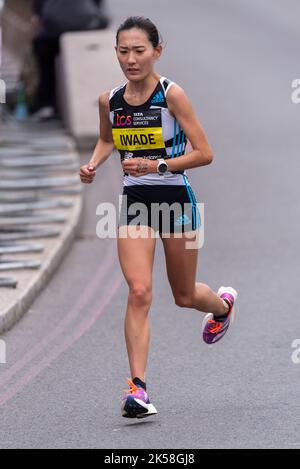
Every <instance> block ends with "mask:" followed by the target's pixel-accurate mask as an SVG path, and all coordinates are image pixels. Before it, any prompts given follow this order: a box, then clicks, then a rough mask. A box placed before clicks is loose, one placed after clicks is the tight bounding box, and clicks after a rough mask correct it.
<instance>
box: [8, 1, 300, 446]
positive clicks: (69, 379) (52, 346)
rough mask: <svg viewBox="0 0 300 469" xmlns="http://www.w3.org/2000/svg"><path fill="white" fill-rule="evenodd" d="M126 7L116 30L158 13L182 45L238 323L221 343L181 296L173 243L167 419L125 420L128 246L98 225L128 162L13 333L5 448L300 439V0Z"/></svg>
mask: <svg viewBox="0 0 300 469" xmlns="http://www.w3.org/2000/svg"><path fill="white" fill-rule="evenodd" d="M110 4H111V11H112V13H113V15H114V23H115V26H117V25H118V24H119V23H120V22H121V20H122V19H123V18H124V17H125V16H127V15H129V14H144V15H149V16H150V17H151V18H152V19H153V20H154V21H156V22H157V24H158V25H159V27H160V29H161V31H162V33H163V37H164V41H165V43H166V47H165V50H164V57H163V58H162V59H161V62H160V64H159V67H158V71H159V72H160V73H161V74H163V75H166V76H168V77H169V78H172V79H173V80H175V81H177V82H178V83H179V84H180V85H181V86H183V88H184V89H185V90H186V92H187V93H188V95H189V96H190V98H191V99H192V101H193V103H194V107H195V109H196V111H197V114H198V116H199V118H200V120H201V122H202V124H203V126H204V128H205V130H206V132H207V134H208V137H209V141H210V143H211V145H212V147H213V149H214V156H215V158H214V161H213V164H212V165H210V166H207V167H204V168H198V169H194V170H192V171H191V170H190V171H189V176H190V181H191V184H192V186H193V188H194V191H195V193H196V196H197V199H198V202H204V204H205V243H204V247H203V248H202V249H201V250H200V253H199V264H198V280H199V281H202V282H205V283H207V284H208V285H210V286H211V287H212V288H213V289H214V290H215V291H216V290H217V289H218V287H219V286H220V285H232V286H234V287H235V288H236V289H237V290H238V291H239V295H240V296H239V301H238V306H237V321H236V323H235V326H234V328H233V329H232V331H231V332H230V333H229V334H228V335H227V336H226V337H225V338H224V339H223V340H222V341H221V342H219V343H218V344H216V345H215V346H212V347H208V346H206V345H205V344H204V343H203V342H202V340H201V333H200V328H201V320H202V315H201V313H199V312H196V311H193V310H189V309H181V308H178V307H177V306H176V305H175V304H174V301H173V299H172V295H171V290H170V287H169V285H168V283H167V278H166V270H165V264H164V257H163V251H162V246H161V243H160V241H158V243H157V250H156V257H155V269H154V301H153V305H152V309H151V322H152V344H151V353H150V360H149V366H148V374H147V383H148V389H149V394H150V397H151V399H152V401H153V403H154V404H155V406H156V407H157V409H158V412H159V413H158V415H157V416H156V417H155V418H152V419H148V420H145V421H141V422H139V421H138V422H135V421H133V422H132V421H127V420H125V419H123V418H122V417H121V416H120V410H119V403H120V399H121V396H122V390H123V389H124V388H126V380H125V379H126V377H127V376H129V372H128V364H127V357H126V353H125V342H124V338H123V318H124V311H125V306H126V300H127V286H126V284H125V282H124V280H123V278H122V274H121V271H120V268H119V266H118V259H117V253H116V240H115V239H110V240H100V239H98V238H97V236H96V232H95V227H96V223H97V215H96V207H97V205H98V204H99V203H100V202H103V201H111V202H114V203H116V202H117V200H118V194H119V192H120V190H121V169H120V165H119V162H118V157H117V156H116V155H112V156H111V158H109V160H108V161H107V162H106V163H105V165H104V166H103V167H102V168H101V170H100V171H99V173H98V175H97V179H96V181H95V183H94V184H93V185H92V186H87V187H86V188H85V214H84V218H83V223H82V226H81V230H80V232H79V233H78V237H77V239H76V242H75V244H74V247H73V249H72V251H71V252H70V254H69V255H68V257H66V259H65V261H64V262H63V264H62V265H61V267H60V269H59V270H58V272H57V273H56V274H55V276H54V277H53V279H52V281H51V282H50V283H49V285H48V287H47V288H46V289H45V290H44V292H43V293H42V294H41V295H40V297H39V298H38V299H37V300H36V301H35V302H34V304H33V305H32V307H31V308H30V310H29V311H28V313H27V315H26V316H25V317H24V318H23V319H22V320H21V321H20V322H19V323H18V324H17V325H16V326H15V327H14V328H13V330H11V331H10V332H8V333H7V334H5V335H4V336H3V337H2V339H5V340H6V343H7V364H6V365H0V416H1V418H0V447H1V448H96V447H98V448H149V449H151V448H262V447H266V448H279V447H280V448H297V447H300V437H299V416H300V415H299V378H300V364H298V365H297V364H295V363H293V361H292V359H291V356H292V353H293V348H292V346H291V344H292V342H293V341H294V340H295V339H299V338H300V316H299V314H298V310H299V303H298V301H299V300H298V292H299V285H298V281H299V261H298V242H299V237H300V223H299V221H298V220H299V217H300V204H299V184H298V178H299V176H298V175H299V170H300V160H299V150H298V149H299V122H300V105H295V104H292V102H291V92H292V89H291V82H292V80H294V79H296V78H299V75H300V70H299V46H298V44H299V16H300V5H299V2H298V1H297V0H287V1H285V2H284V1H283V0H281V1H279V0H265V1H264V2H261V1H258V0H251V1H250V0H248V1H245V0H242V1H241V0H227V1H226V2H224V1H222V0H205V1H204V0H202V1H199V0H189V1H188V2H185V3H183V2H180V1H179V0H172V2H171V1H164V2H161V1H158V0H152V2H148V1H145V0H131V2H124V1H123V0H111V1H110ZM128 4H129V6H128ZM100 91H101V90H99V92H100ZM88 158H89V155H82V162H84V161H87V160H88Z"/></svg>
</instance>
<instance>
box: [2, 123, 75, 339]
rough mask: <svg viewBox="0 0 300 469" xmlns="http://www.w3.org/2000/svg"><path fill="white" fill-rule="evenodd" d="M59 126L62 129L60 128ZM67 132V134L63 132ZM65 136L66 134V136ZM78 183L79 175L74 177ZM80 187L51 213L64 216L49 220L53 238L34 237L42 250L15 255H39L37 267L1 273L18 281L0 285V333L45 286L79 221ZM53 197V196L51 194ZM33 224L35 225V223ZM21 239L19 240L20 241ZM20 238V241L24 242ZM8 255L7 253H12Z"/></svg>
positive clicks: (26, 308) (11, 324)
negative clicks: (9, 285)
mask: <svg viewBox="0 0 300 469" xmlns="http://www.w3.org/2000/svg"><path fill="white" fill-rule="evenodd" d="M61 130H62V129H61ZM66 136H67V134H66ZM68 138H69V136H68ZM72 154H73V156H74V162H76V163H77V164H78V169H79V166H80V159H79V155H78V153H77V152H76V151H73V152H72ZM78 184H80V179H79V177H78ZM82 194H83V193H82V191H80V192H79V193H78V194H76V195H71V196H64V197H66V198H69V199H70V200H72V202H73V206H72V207H71V208H66V209H61V208H59V209H55V210H54V211H53V210H52V211H51V212H52V213H57V212H58V211H59V213H63V214H65V215H66V216H67V220H66V222H65V223H64V224H61V223H60V224H58V223H53V224H51V228H59V231H60V234H59V235H58V236H57V237H54V238H40V239H38V238H36V239H34V240H33V241H34V243H38V244H41V243H42V244H43V246H44V251H43V252H42V253H30V254H29V253H24V254H22V255H20V254H18V255H17V256H18V258H22V259H33V260H35V259H39V260H41V261H42V265H41V267H40V268H39V269H38V270H30V271H28V270H20V271H19V270H17V271H11V270H10V271H7V273H6V272H5V273H4V272H3V276H5V277H6V276H13V277H15V278H16V279H17V281H18V286H17V288H16V289H12V288H5V287H4V288H1V289H0V335H1V334H3V333H4V332H5V331H7V330H9V329H11V328H12V326H13V325H14V324H16V323H17V322H18V321H19V319H20V318H21V317H22V316H23V315H24V314H25V313H26V312H27V310H28V309H29V307H30V305H31V304H32V302H33V301H34V300H35V299H36V298H37V296H38V295H39V294H40V292H41V291H42V290H43V289H44V288H45V287H46V285H47V284H48V282H49V280H50V279H51V277H52V275H53V274H54V272H55V271H56V269H57V268H58V266H59V265H60V263H61V262H62V260H63V259H64V257H65V256H66V254H67V253H68V252H69V250H70V248H71V246H72V244H73V241H74V239H75V236H76V232H77V230H78V228H79V226H80V223H81V215H82V207H83V195H82ZM54 197H57V196H54ZM35 227H36V226H35ZM39 227H40V228H49V225H45V224H44V225H39ZM21 242H22V241H21ZM27 243H28V240H27V241H24V244H27ZM13 256H14V255H11V256H10V257H13Z"/></svg>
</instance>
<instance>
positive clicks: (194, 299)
mask: <svg viewBox="0 0 300 469" xmlns="http://www.w3.org/2000/svg"><path fill="white" fill-rule="evenodd" d="M115 49H116V53H117V58H118V61H119V63H120V66H121V69H122V71H123V73H124V75H125V77H126V79H127V82H126V83H125V84H124V85H121V86H119V87H117V88H115V89H113V90H111V91H108V92H105V93H103V94H102V95H101V96H100V97H99V112H100V138H99V140H98V143H97V145H96V147H95V150H94V153H93V155H92V158H91V160H90V161H89V163H88V164H86V165H84V166H82V167H81V168H80V178H81V181H82V182H83V183H91V182H92V181H93V180H94V177H95V175H96V169H97V168H99V166H100V165H101V164H102V163H103V162H104V161H105V160H106V159H107V158H108V157H109V156H110V155H111V153H112V152H113V149H114V148H116V149H117V150H118V151H119V153H120V156H121V163H122V168H123V173H124V188H123V199H122V207H121V214H120V219H119V226H118V255H119V260H120V265H121V269H122V272H123V274H124V276H125V279H126V282H127V284H128V287H129V294H128V304H127V310H126V316H125V340H126V346H127V352H128V359H129V365H130V371H131V379H128V384H129V387H130V389H129V390H128V391H127V395H126V396H124V398H123V400H122V407H121V411H122V415H123V416H124V417H129V418H144V417H147V416H149V415H154V414H156V413H157V411H156V409H155V407H154V405H153V404H152V403H151V402H150V400H149V397H148V394H147V391H146V383H145V379H146V378H145V373H146V366H147V358H148V351H149V341H150V324H149V310H150V306H151V300H152V270H153V259H154V251H155V245H156V237H157V236H156V233H157V232H158V233H159V236H160V238H161V240H162V243H163V247H164V252H165V259H166V267H167V275H168V280H169V283H170V286H171V289H172V292H173V296H174V300H175V303H176V305H177V306H180V307H185V308H194V309H196V310H198V311H201V312H204V313H208V314H206V316H205V318H204V320H203V326H202V331H203V340H204V341H205V342H206V343H207V344H212V343H215V342H217V341H218V340H220V339H221V338H222V337H223V336H224V334H225V333H226V331H227V330H228V328H229V326H230V324H231V322H232V319H233V312H234V303H235V301H236V298H237V292H236V291H235V290H234V289H233V288H231V287H220V289H219V290H218V292H217V293H215V292H213V291H212V290H211V289H210V287H209V286H208V285H206V284H203V283H197V282H196V268H197V256H198V250H197V249H188V248H187V240H190V239H191V237H190V235H191V233H192V234H193V232H194V234H195V235H196V233H197V232H198V231H197V230H199V226H200V224H201V220H200V214H199V211H198V208H197V203H196V199H195V196H194V193H193V191H192V188H191V186H190V184H189V181H188V177H187V174H186V170H187V169H192V168H197V167H199V166H204V165H208V164H210V163H211V162H212V159H213V155H212V149H211V147H210V145H209V143H208V141H207V138H206V135H205V132H204V130H203V128H202V126H201V124H200V122H199V120H198V119H197V117H196V115H195V113H194V110H193V107H192V104H191V102H190V101H189V99H188V98H187V96H186V94H185V92H184V91H183V89H182V88H181V87H180V86H178V85H177V84H176V83H174V82H173V81H171V80H169V79H167V78H165V77H162V76H160V75H159V74H158V73H156V71H155V69H154V67H155V63H156V61H157V60H158V59H159V57H160V56H161V53H162V45H161V43H160V38H159V33H158V30H157V28H156V26H155V25H154V24H153V23H152V22H151V21H150V20H149V19H148V18H144V17H129V18H127V19H126V20H125V22H124V23H123V24H121V26H120V27H119V29H118V31H117V37H116V47H115ZM187 141H189V142H190V145H191V151H189V152H188V151H186V144H187ZM162 207H163V208H164V209H163V210H162ZM166 209H169V210H166Z"/></svg>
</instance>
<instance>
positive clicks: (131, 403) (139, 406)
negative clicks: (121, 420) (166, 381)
mask: <svg viewBox="0 0 300 469" xmlns="http://www.w3.org/2000/svg"><path fill="white" fill-rule="evenodd" d="M121 412H122V417H126V418H138V419H143V418H145V417H150V416H151V415H156V414H157V410H156V409H155V407H154V405H153V404H145V403H144V402H143V401H140V400H139V399H130V400H126V401H125V402H124V403H123V404H122V408H121Z"/></svg>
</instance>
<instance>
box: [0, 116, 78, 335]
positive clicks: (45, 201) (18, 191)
mask: <svg viewBox="0 0 300 469" xmlns="http://www.w3.org/2000/svg"><path fill="white" fill-rule="evenodd" d="M0 128H1V134H0V174H1V181H0V283H1V279H2V280H3V279H6V281H7V282H8V283H9V284H10V285H11V286H10V287H9V286H0V292H1V295H0V334H1V333H3V332H4V331H5V330H7V329H9V328H10V327H12V326H13V325H14V324H15V323H16V321H18V319H19V318H20V317H21V316H22V315H23V314H24V313H25V312H26V311H27V309H28V308H29V306H30V304H31V303H32V301H33V300H34V299H35V298H36V296H37V295H38V294H39V292H40V291H41V290H42V289H43V288H45V286H46V285H47V282H48V280H49V278H50V277H51V276H52V274H53V272H54V271H55V269H56V268H57V266H58V265H59V263H60V261H61V260H62V258H63V257H64V255H65V254H66V252H67V251H68V250H69V248H70V247H71V245H72V242H73V239H74V236H75V233H76V228H77V227H78V225H79V223H80V215H81V208H82V187H81V183H80V179H79V176H78V169H79V167H80V160H79V156H78V154H77V151H76V148H75V144H74V142H73V139H72V138H70V137H69V136H68V135H67V134H66V132H65V130H64V129H63V128H62V126H61V124H60V123H59V122H51V123H50V122H49V123H47V124H45V123H43V124H33V123H17V122H14V121H10V122H6V123H0ZM21 204H22V205H21ZM24 204H25V205H24ZM26 250H29V251H30V252H24V251H26ZM6 251H8V252H6ZM12 251H14V252H12ZM16 251H19V252H16ZM6 261H7V262H6ZM13 261H14V264H10V263H12V262H13ZM15 261H20V262H19V263H18V264H15ZM26 262H27V263H28V265H29V267H28V268H25V267H24V266H25V265H26ZM66 280H67V279H66ZM3 283H5V282H3Z"/></svg>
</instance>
